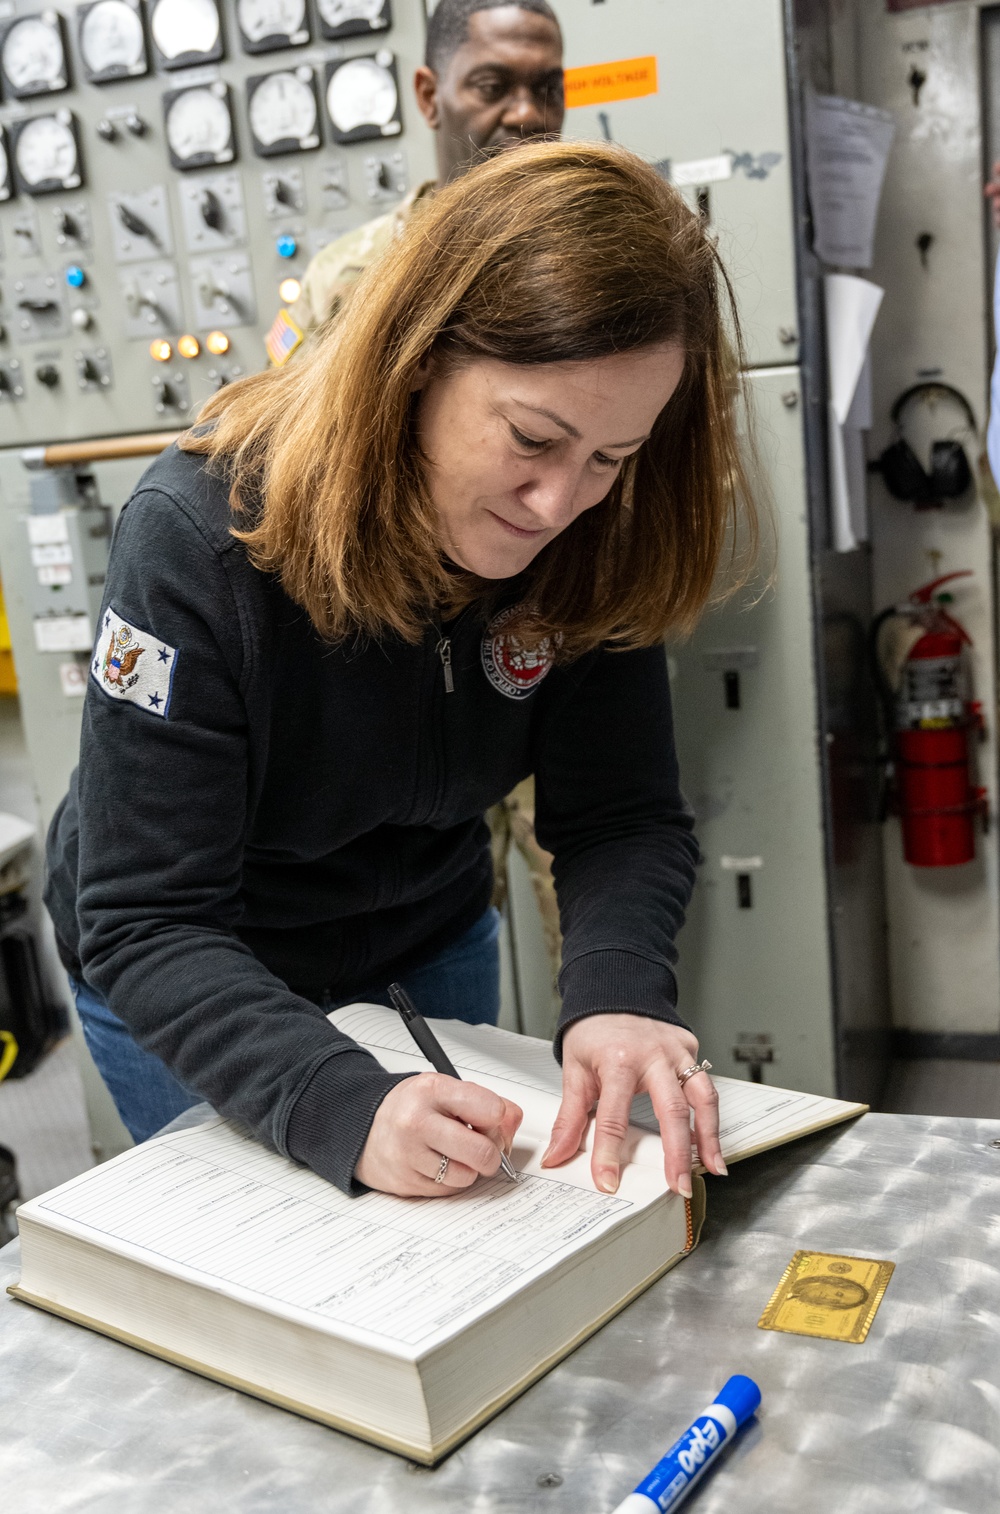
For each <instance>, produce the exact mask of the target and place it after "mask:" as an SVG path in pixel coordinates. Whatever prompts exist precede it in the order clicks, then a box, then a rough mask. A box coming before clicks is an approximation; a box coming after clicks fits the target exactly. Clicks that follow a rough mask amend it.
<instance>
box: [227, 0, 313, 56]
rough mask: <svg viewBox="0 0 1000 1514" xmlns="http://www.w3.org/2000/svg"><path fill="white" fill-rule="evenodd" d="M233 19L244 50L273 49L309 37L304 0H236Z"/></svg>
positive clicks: (293, 44) (250, 51) (300, 44)
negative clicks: (237, 23)
mask: <svg viewBox="0 0 1000 1514" xmlns="http://www.w3.org/2000/svg"><path fill="white" fill-rule="evenodd" d="M236 19H237V20H238V22H239V25H240V38H241V40H242V42H243V51H244V52H246V53H272V52H276V51H277V50H278V49H279V48H281V47H301V46H302V44H303V42H308V41H309V21H308V19H307V17H306V0H238V4H237V6H236Z"/></svg>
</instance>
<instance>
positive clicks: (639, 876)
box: [48, 144, 745, 1195]
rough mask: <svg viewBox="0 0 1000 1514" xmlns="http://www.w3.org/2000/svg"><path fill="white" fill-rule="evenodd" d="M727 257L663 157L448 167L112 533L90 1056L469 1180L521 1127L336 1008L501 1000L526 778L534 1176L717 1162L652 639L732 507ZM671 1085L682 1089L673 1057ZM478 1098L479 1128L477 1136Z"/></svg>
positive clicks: (83, 814) (88, 973) (85, 869)
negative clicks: (373, 1052)
mask: <svg viewBox="0 0 1000 1514" xmlns="http://www.w3.org/2000/svg"><path fill="white" fill-rule="evenodd" d="M724 320H726V321H728V322H729V325H730V329H731V330H733V331H735V332H737V333H738V326H737V324H736V321H735V313H734V312H733V309H732V300H731V296H730V294H729V290H728V285H727V282H726V279H725V275H724V273H723V272H722V270H721V267H720V264H719V261H718V257H717V254H716V251H715V247H714V244H713V242H712V241H711V239H710V238H709V237H708V236H707V235H706V232H705V229H704V227H703V225H702V223H701V222H700V220H699V218H698V217H697V216H695V215H693V214H692V213H691V212H690V211H689V210H688V209H687V208H686V207H685V205H684V203H683V202H682V200H681V199H680V197H679V196H678V195H677V194H676V193H675V192H674V191H673V190H671V189H670V188H669V187H668V186H667V185H665V184H664V183H663V182H662V181H661V180H660V179H659V178H658V177H657V175H656V174H655V173H654V171H653V170H652V169H651V168H649V167H648V166H647V165H645V164H644V163H642V162H641V161H640V160H639V159H637V158H635V157H633V156H631V155H630V154H628V153H625V152H622V151H619V150H618V149H615V148H613V147H608V146H603V145H602V146H598V145H580V144H577V145H569V144H562V145H560V144H547V145H544V146H537V147H526V148H522V149H521V150H519V151H518V152H517V153H512V154H505V155H502V156H500V157H498V158H497V159H495V160H494V161H491V162H488V163H486V164H484V165H483V166H482V167H480V168H478V169H477V170H476V171H475V172H474V173H470V174H468V175H467V176H465V177H463V178H462V179H460V180H459V181H457V182H456V183H455V184H453V185H450V186H448V187H447V188H445V189H444V190H442V191H441V193H440V194H439V195H438V196H437V197H436V198H435V199H434V201H433V203H432V204H431V205H430V206H428V208H427V210H426V212H425V213H424V214H423V215H422V216H421V217H420V218H419V219H418V220H417V221H416V222H415V223H414V224H413V226H412V227H411V228H410V229H409V230H408V231H407V233H406V235H405V236H404V237H402V238H401V239H400V240H399V241H398V242H397V243H396V244H395V245H394V246H393V247H392V248H391V249H390V251H389V252H388V253H387V254H386V256H385V257H384V258H383V259H382V260H381V261H380V262H379V264H378V265H377V267H375V268H374V269H372V270H371V271H370V272H369V273H368V274H367V275H365V277H364V279H363V280H362V282H361V284H360V285H359V288H358V291H357V295H356V297H355V299H354V300H353V301H352V304H351V307H350V311H349V313H348V316H347V317H346V318H345V320H344V321H342V322H341V323H340V324H338V325H335V326H333V327H332V328H329V329H328V330H327V331H326V332H325V333H324V334H323V335H322V336H321V338H320V339H319V340H317V341H316V343H315V345H314V346H313V348H312V350H311V351H310V352H309V353H307V354H306V355H305V356H304V357H303V359H302V360H300V361H299V362H297V363H295V364H290V365H289V366H288V367H287V368H283V369H278V370H270V371H268V372H266V373H262V374H259V375H257V376H256V377H253V378H249V379H246V380H244V381H243V382H241V383H239V384H235V385H233V386H231V387H230V388H227V389H225V390H223V391H221V392H220V393H219V394H218V395H217V396H216V397H215V398H214V399H213V400H212V401H211V402H210V403H209V404H208V405H207V406H206V407H205V409H204V410H203V411H202V413H201V415H200V417H199V420H198V423H197V425H196V426H195V428H194V429H193V430H192V431H190V432H189V433H187V435H186V436H185V437H184V438H183V440H182V442H181V445H180V447H179V448H174V449H172V450H171V451H169V452H168V453H165V454H164V455H163V457H162V458H160V459H158V460H157V462H155V463H154V464H153V466H152V467H151V468H150V469H149V471H148V472H147V473H146V475H145V476H144V478H143V479H142V481H141V483H140V485H139V487H138V489H137V490H136V492H135V494H134V495H133V497H132V499H131V500H130V501H129V503H128V505H127V506H126V508H125V510H124V512H123V515H122V517H121V520H120V522H119V526H118V529H117V532H116V536H115V543H114V547H113V551H112V558H111V566H110V570H109V576H108V585H107V594H106V601H105V608H104V612H103V616H102V622H101V630H100V633H99V637H98V645H97V648H96V651H95V656H94V659H93V662H92V667H91V678H90V686H89V688H88V695H87V704H86V711H85V720H84V732H83V739H82V747H81V757H80V766H79V768H78V770H77V773H76V774H75V775H74V779H73V782H72V785H71V789H70V793H69V795H68V796H67V799H66V800H65V801H64V804H63V806H62V808H61V809H60V811H59V813H58V815H57V816H56V818H55V820H54V822H53V827H52V831H51V835H50V840H49V859H50V871H51V878H50V884H49V891H48V902H49V907H50V910H51V913H52V916H53V919H54V921H55V924H56V931H57V935H58V937H59V940H60V943H61V948H62V952H63V957H64V960H65V961H66V963H67V966H68V968H69V970H70V973H71V976H72V977H73V979H74V983H75V988H76V993H77V1002H78V1005H79V1008H80V1012H81V1017H82V1019H83V1023H84V1028H85V1031H86V1033H87V1037H88V1042H89V1044H90V1045H91V1048H92V1050H93V1052H94V1055H95V1059H96V1061H97V1063H98V1066H99V1067H100V1068H101V1070H102V1072H103V1074H104V1076H105V1079H106V1081H107V1082H108V1083H109V1086H110V1087H111V1088H112V1091H113V1093H114V1094H115V1097H116V1100H117V1102H118V1105H119V1108H120V1109H121V1111H122V1114H123V1117H124V1118H125V1120H126V1123H127V1124H129V1126H130V1128H131V1129H132V1130H133V1133H134V1134H136V1135H137V1136H141V1135H145V1134H149V1133H151V1131H152V1130H154V1129H156V1128H157V1126H158V1125H159V1124H161V1123H163V1121H165V1120H166V1119H168V1118H170V1116H171V1115H172V1114H175V1113H177V1112H178V1111H179V1110H180V1109H182V1108H184V1107H185V1106H186V1105H187V1104H190V1103H193V1102H194V1101H195V1100H196V1099H197V1098H199V1097H200V1098H203V1099H207V1100H208V1101H209V1102H210V1103H211V1104H213V1105H214V1106H215V1108H216V1109H218V1110H220V1111H221V1112H222V1113H224V1114H226V1115H228V1116H230V1117H231V1118H233V1119H236V1120H238V1121H240V1122H241V1123H242V1124H243V1125H244V1126H245V1127H248V1128H249V1129H251V1130H253V1131H254V1132H255V1133H256V1134H257V1135H258V1136H259V1137H260V1138H261V1139H262V1140H265V1141H267V1142H268V1143H269V1144H271V1145H273V1146H275V1147H276V1148H277V1149H278V1150H280V1151H283V1152H285V1153H287V1154H288V1155H290V1156H291V1157H293V1158H294V1159H295V1160H297V1161H299V1162H302V1163H305V1164H307V1165H309V1166H310V1167H312V1168H313V1169H314V1170H315V1171H317V1172H319V1173H321V1174H323V1175H324V1176H326V1177H327V1178H329V1179H330V1180H331V1181H332V1182H335V1183H337V1184H338V1185H339V1186H341V1187H342V1188H344V1189H345V1190H346V1191H352V1189H353V1188H355V1187H356V1185H358V1184H365V1185H368V1186H370V1187H374V1188H377V1189H382V1190H384V1191H387V1192H393V1193H401V1194H423V1195H432V1194H441V1193H449V1192H455V1191H456V1190H458V1189H461V1188H463V1187H465V1186H467V1185H468V1184H469V1183H471V1182H473V1181H474V1180H475V1178H476V1176H477V1175H478V1174H480V1173H483V1174H485V1173H492V1172H495V1171H496V1169H497V1166H498V1163H499V1150H498V1148H499V1147H500V1146H508V1145H509V1143H510V1141H511V1139H512V1136H513V1132H514V1130H515V1128H516V1125H517V1121H518V1119H519V1111H518V1110H516V1109H515V1108H514V1107H513V1106H511V1105H508V1104H505V1103H504V1101H503V1100H502V1099H500V1098H498V1097H496V1096H495V1095H493V1094H491V1093H490V1092H488V1091H487V1090H485V1089H482V1088H479V1087H478V1086H476V1085H475V1084H470V1083H461V1084H459V1083H456V1082H454V1081H453V1080H451V1079H448V1078H445V1077H441V1076H439V1075H437V1074H430V1073H429V1074H426V1075H424V1076H420V1077H413V1078H406V1079H400V1078H397V1077H393V1076H390V1075H389V1074H387V1073H385V1072H383V1070H382V1069H381V1068H380V1067H379V1066H378V1064H377V1063H376V1062H375V1061H374V1059H373V1058H372V1057H370V1056H369V1054H368V1053H366V1052H364V1051H363V1050H362V1049H361V1048H360V1047H358V1046H357V1045H356V1044H355V1043H354V1042H352V1041H350V1040H349V1039H348V1038H347V1037H345V1036H343V1035H341V1034H340V1033H338V1032H337V1031H336V1030H335V1029H334V1028H333V1027H332V1026H331V1025H330V1023H329V1022H328V1020H327V1019H326V1018H325V1013H324V1011H327V1010H329V1009H330V1008H332V1007H334V1006H335V1005H337V1004H342V1003H347V1002H351V1001H352V1000H357V999H368V1000H372V999H374V1000H378V1001H382V1002H386V1001H385V988H386V985H387V984H388V983H389V982H390V981H391V980H392V979H393V978H399V979H401V980H402V981H403V983H404V984H405V985H406V986H407V987H408V988H409V990H410V992H411V994H412V996H413V997H414V998H415V999H416V1001H417V1004H418V1007H419V1008H420V1009H421V1010H423V1012H424V1013H426V1014H438V1015H444V1016H448V1015H453V1016H457V1017H460V1018H464V1019H470V1020H476V1019H495V1018H496V1013H497V1008H498V1004H497V965H496V962H497V959H496V922H495V917H494V916H493V914H492V912H491V911H490V909H489V898H490V887H491V877H490V860H489V848H488V840H487V834H486V830H485V827H484V825H483V821H482V816H483V812H484V811H485V810H486V809H487V807H488V806H489V805H490V804H492V803H494V802H495V801H496V800H497V799H498V798H500V797H501V796H502V795H504V794H506V793H508V792H509V791H510V789H511V788H512V787H513V786H514V784H515V783H516V782H518V781H519V780H520V779H522V778H523V777H524V776H526V775H527V774H528V773H530V772H534V774H535V775H536V782H537V795H538V799H537V815H538V834H539V838H540V840H541V842H542V844H543V845H544V846H546V847H548V848H549V849H550V850H551V851H552V853H553V854H554V857H555V864H554V866H555V877H556V884H557V890H558V894H559V904H560V911H561V917H562V925H563V933H564V952H563V967H562V972H561V974H560V988H561V991H562V996H563V1008H562V1015H561V1019H560V1023H559V1028H558V1032H557V1036H556V1054H557V1056H560V1057H561V1060H562V1065H563V1086H564V1097H563V1105H562V1109H561V1111H560V1115H559V1119H558V1120H557V1122H556V1125H555V1128H554V1130H553V1137H552V1143H551V1145H550V1148H549V1152H548V1154H547V1161H548V1163H549V1164H550V1165H558V1164H559V1163H560V1162H562V1161H565V1160H567V1159H568V1158H569V1157H570V1156H571V1155H573V1154H574V1153H575V1152H576V1151H577V1150H578V1148H579V1145H580V1142H581V1139H582V1137H583V1134H584V1131H585V1129H586V1125H587V1120H588V1117H589V1116H590V1114H591V1111H592V1110H593V1109H594V1106H595V1105H596V1111H597V1112H596V1120H595V1140H594V1150H593V1162H592V1170H593V1175H594V1181H595V1183H596V1184H597V1185H598V1186H599V1187H601V1188H603V1189H604V1190H606V1191H609V1192H613V1191H614V1190H615V1189H616V1187H617V1185H618V1181H619V1171H620V1163H621V1160H622V1149H621V1148H622V1140H623V1135H624V1131H625V1127H626V1125H627V1121H628V1112H629V1104H630V1100H631V1098H632V1095H633V1094H634V1093H636V1092H639V1091H645V1092H648V1093H649V1095H650V1097H651V1099H652V1102H653V1106H654V1108H655V1110H656V1113H657V1115H658V1118H659V1120H660V1125H661V1129H662V1133H663V1144H664V1153H665V1172H666V1177H667V1181H668V1183H669V1184H670V1186H671V1187H672V1188H673V1189H675V1190H676V1191H678V1192H681V1193H690V1160H691V1159H690V1140H689V1124H688V1122H689V1114H690V1110H691V1108H693V1109H694V1115H695V1133H696V1138H697V1142H698V1149H699V1152H700V1154H701V1159H702V1161H703V1162H704V1163H705V1165H706V1166H707V1167H708V1168H709V1169H710V1170H712V1171H718V1172H723V1171H725V1168H724V1164H723V1163H722V1157H721V1154H720V1151H719V1144H718V1130H717V1108H716V1100H715V1095H714V1090H713V1088H712V1084H711V1082H710V1080H709V1079H708V1078H707V1077H704V1076H703V1075H698V1074H697V1073H696V1072H692V1068H693V1067H694V1066H695V1064H696V1063H697V1057H698V1044H697V1041H696V1039H695V1037H694V1036H693V1035H692V1033H691V1032H690V1030H688V1029H687V1028H686V1027H685V1026H684V1025H683V1023H682V1022H681V1021H680V1019H679V1017H678V1014H677V1011H676V1007H675V1001H676V986H675V981H674V974H673V967H672V964H673V962H674V961H675V960H676V951H675V947H674V938H675V935H676V932H677V930H678V929H679V927H680V925H681V923H682V920H683V912H684V908H685V905H686V903H687V900H688V897H689V894H690V890H691V886H692V882H693V877H694V866H695V862H696V859H697V845H696V843H695V841H694V838H693V835H692V830H691V815H690V810H689V809H688V807H687V806H686V804H685V803H684V800H683V798H682V796H681V793H680V790H679V787H678V777H677V764H676V758H675V754H674V745H673V735H672V728H671V715H670V696H669V687H668V683H667V674H666V666H665V658H664V652H663V646H662V641H663V637H664V635H665V634H666V633H667V632H678V631H683V630H686V629H688V628H689V627H690V626H691V625H692V624H693V623H694V621H695V619H696V617H697V615H698V613H699V611H700V610H701V609H702V607H703V605H704V603H705V601H706V598H707V596H708V594H709V592H710V589H711V585H712V583H713V579H714V575H715V571H716V566H717V563H718V559H719V556H720V552H721V550H722V548H723V544H724V542H725V541H726V539H727V535H728V533H729V531H730V529H731V527H732V524H733V521H734V518H735V514H736V509H737V500H738V498H743V497H745V491H744V490H743V487H742V485H743V482H744V480H743V474H742V469H741V463H740V456H739V449H738V445H737V437H736V429H735V416H734V406H735V402H736V398H737V393H738V385H737V374H738V363H737V361H736V355H735V354H734V352H733V350H732V348H731V345H730V343H729V342H728V341H727V338H726V336H725V333H724V329H723V325H724ZM685 1074H687V1076H683V1077H682V1075H685ZM470 1127H471V1128H470Z"/></svg>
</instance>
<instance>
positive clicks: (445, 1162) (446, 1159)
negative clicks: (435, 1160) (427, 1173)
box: [434, 1157, 451, 1183]
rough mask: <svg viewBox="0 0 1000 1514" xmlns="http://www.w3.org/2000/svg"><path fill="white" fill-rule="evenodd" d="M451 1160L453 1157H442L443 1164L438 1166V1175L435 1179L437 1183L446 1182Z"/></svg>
mask: <svg viewBox="0 0 1000 1514" xmlns="http://www.w3.org/2000/svg"><path fill="white" fill-rule="evenodd" d="M450 1160H451V1159H450V1158H449V1157H442V1158H441V1166H440V1167H439V1168H438V1170H437V1177H436V1178H435V1179H434V1181H435V1183H443V1182H444V1175H445V1173H446V1172H447V1171H448V1163H449V1161H450Z"/></svg>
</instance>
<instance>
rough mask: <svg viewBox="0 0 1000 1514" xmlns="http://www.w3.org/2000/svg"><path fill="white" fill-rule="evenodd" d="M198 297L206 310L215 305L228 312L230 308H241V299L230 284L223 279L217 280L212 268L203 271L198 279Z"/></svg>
mask: <svg viewBox="0 0 1000 1514" xmlns="http://www.w3.org/2000/svg"><path fill="white" fill-rule="evenodd" d="M198 298H199V300H200V301H201V303H202V305H203V306H204V307H205V309H206V310H211V309H212V307H213V305H218V307H219V309H220V310H222V311H224V312H225V313H226V314H228V313H229V311H230V310H239V308H240V301H239V300H238V299H237V298H236V296H235V295H234V294H233V292H232V290H231V289H230V287H229V285H228V284H226V283H223V282H221V281H218V282H217V281H216V277H215V275H214V274H213V273H212V272H211V270H208V271H206V272H205V273H203V274H202V276H201V278H200V279H199V280H198Z"/></svg>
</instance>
